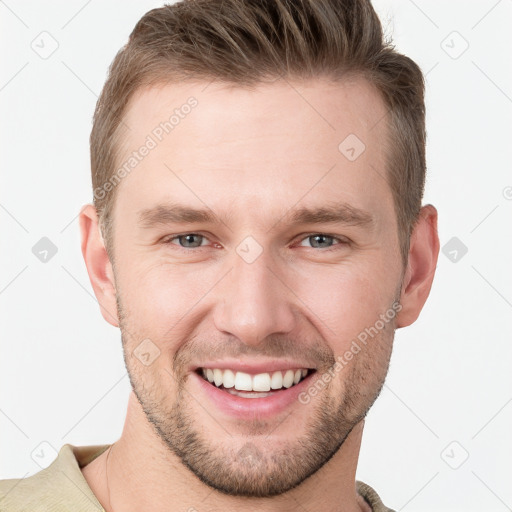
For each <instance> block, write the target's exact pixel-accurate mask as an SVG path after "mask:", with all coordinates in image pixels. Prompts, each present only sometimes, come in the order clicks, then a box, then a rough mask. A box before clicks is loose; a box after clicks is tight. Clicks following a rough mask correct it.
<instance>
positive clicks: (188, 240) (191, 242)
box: [175, 233, 204, 249]
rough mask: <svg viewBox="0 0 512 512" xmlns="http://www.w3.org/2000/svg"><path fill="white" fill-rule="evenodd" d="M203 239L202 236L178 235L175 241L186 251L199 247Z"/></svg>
mask: <svg viewBox="0 0 512 512" xmlns="http://www.w3.org/2000/svg"><path fill="white" fill-rule="evenodd" d="M203 239H204V236H203V235H196V234H194V233H189V234H187V235H179V236H177V237H176V238H175V240H178V242H179V245H180V246H181V247H185V248H187V249H190V248H192V247H200V246H201V245H202V242H203Z"/></svg>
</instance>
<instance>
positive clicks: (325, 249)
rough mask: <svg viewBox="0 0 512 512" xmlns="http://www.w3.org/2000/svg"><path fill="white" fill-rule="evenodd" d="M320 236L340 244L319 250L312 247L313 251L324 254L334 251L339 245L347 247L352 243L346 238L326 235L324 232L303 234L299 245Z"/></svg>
mask: <svg viewBox="0 0 512 512" xmlns="http://www.w3.org/2000/svg"><path fill="white" fill-rule="evenodd" d="M315 235H320V236H327V237H329V238H332V239H333V240H337V241H338V242H339V243H337V244H334V245H332V246H331V247H326V248H321V249H317V248H316V247H311V249H317V250H319V251H322V252H326V251H329V250H331V249H334V248H336V247H338V246H339V245H347V244H349V243H350V240H349V239H348V238H347V237H345V236H337V235H331V234H330V233H324V232H322V231H313V232H311V233H307V234H302V235H300V238H299V239H298V242H297V243H300V242H303V241H304V240H306V239H308V238H309V237H312V236H315Z"/></svg>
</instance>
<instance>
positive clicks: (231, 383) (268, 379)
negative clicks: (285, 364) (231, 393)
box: [202, 368, 308, 391]
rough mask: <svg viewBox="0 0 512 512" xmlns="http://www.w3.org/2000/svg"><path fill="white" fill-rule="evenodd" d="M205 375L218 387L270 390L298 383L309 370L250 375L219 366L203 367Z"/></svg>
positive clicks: (239, 389) (241, 389)
mask: <svg viewBox="0 0 512 512" xmlns="http://www.w3.org/2000/svg"><path fill="white" fill-rule="evenodd" d="M202 372H203V377H204V378H205V379H208V381H209V382H212V383H214V384H215V385H216V386H217V387H220V386H221V385H223V386H224V387H225V388H232V387H234V388H235V389H237V390H238V391H270V390H271V389H281V388H283V387H284V388H290V387H292V386H293V385H295V384H298V383H299V381H300V380H301V379H303V378H304V377H305V376H306V375H307V374H308V370H307V369H305V368H300V369H297V370H285V371H277V372H272V373H258V374H257V375H250V374H248V373H244V372H234V371H232V370H220V369H218V368H215V369H211V368H203V369H202Z"/></svg>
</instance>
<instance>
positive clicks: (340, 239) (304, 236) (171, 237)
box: [160, 231, 350, 252]
mask: <svg viewBox="0 0 512 512" xmlns="http://www.w3.org/2000/svg"><path fill="white" fill-rule="evenodd" d="M186 235H197V236H202V237H203V238H204V239H206V240H208V241H210V243H211V240H210V238H209V236H207V235H206V234H204V233H201V232H196V231H186V232H184V233H177V234H173V235H166V236H164V237H163V238H161V240H160V243H162V244H169V245H174V246H175V247H176V248H177V249H179V250H182V251H187V252H188V251H193V250H196V251H197V249H199V248H201V247H206V245H200V246H198V247H181V246H180V245H178V244H174V243H172V242H173V241H174V240H177V239H178V238H179V237H180V236H186ZM315 235H321V236H327V237H329V238H332V239H333V240H337V241H338V243H337V244H334V245H333V246H331V247H325V248H320V249H319V248H316V247H311V249H316V250H317V251H321V252H327V251H329V250H334V249H335V248H336V247H338V246H340V245H347V244H349V243H350V240H349V239H348V238H347V237H344V236H336V235H331V234H329V233H323V232H319V231H313V232H311V233H303V234H301V235H299V237H300V238H298V239H297V242H296V243H300V242H303V241H304V240H306V239H308V238H309V237H312V236H315ZM214 243H215V242H214Z"/></svg>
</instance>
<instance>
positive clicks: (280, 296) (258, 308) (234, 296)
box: [215, 241, 294, 345]
mask: <svg viewBox="0 0 512 512" xmlns="http://www.w3.org/2000/svg"><path fill="white" fill-rule="evenodd" d="M257 253H259V254H257ZM232 262H233V266H232V269H231V272H230V273H229V275H228V276H227V279H225V280H224V285H223V287H222V290H219V292H220V295H219V297H218V304H217V309H216V313H215V324H216V327H217V328H218V329H219V330H220V331H223V332H225V333H229V334H232V335H234V336H236V337H237V338H239V339H240V341H242V342H243V343H246V344H252V345H256V344H258V343H259V342H260V341H261V340H263V339H265V338H266V337H267V336H269V335H271V334H276V333H288V332H290V331H291V330H292V329H293V326H294V314H293V309H292V307H291V304H290V303H289V294H288V293H287V289H286V287H285V286H284V285H283V283H281V281H280V279H278V278H277V277H276V275H275V273H276V272H275V270H274V269H273V268H272V267H275V265H273V264H272V263H273V262H272V257H271V255H270V254H269V253H268V251H263V250H262V248H259V249H258V247H254V246H251V241H249V242H248V243H247V245H244V242H242V243H241V244H240V246H239V247H238V248H237V252H236V253H234V254H233V259H232Z"/></svg>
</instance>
